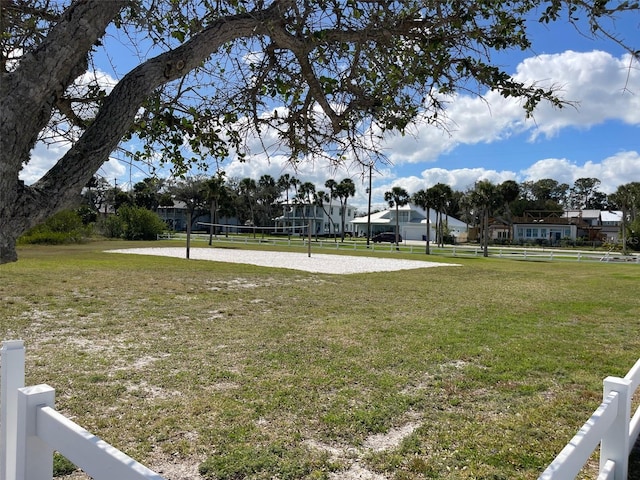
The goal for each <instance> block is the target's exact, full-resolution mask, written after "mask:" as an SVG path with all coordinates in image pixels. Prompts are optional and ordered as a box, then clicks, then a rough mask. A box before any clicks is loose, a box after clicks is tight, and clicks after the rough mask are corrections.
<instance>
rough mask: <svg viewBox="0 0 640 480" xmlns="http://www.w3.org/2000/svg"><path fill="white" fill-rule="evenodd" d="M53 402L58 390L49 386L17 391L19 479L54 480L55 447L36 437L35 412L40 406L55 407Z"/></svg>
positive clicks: (17, 468) (17, 470) (17, 474)
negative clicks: (52, 478)
mask: <svg viewBox="0 0 640 480" xmlns="http://www.w3.org/2000/svg"><path fill="white" fill-rule="evenodd" d="M54 401H55V391H54V390H53V388H51V387H50V386H49V385H34V386H33V387H23V388H19V389H18V432H17V433H18V435H17V438H16V444H17V449H18V452H17V453H18V455H17V460H16V477H15V479H16V480H51V477H52V475H53V448H52V447H50V446H49V445H47V444H46V443H45V442H44V441H43V440H42V439H40V438H39V437H38V435H37V430H36V413H37V410H38V408H39V407H42V406H49V407H53V406H54Z"/></svg>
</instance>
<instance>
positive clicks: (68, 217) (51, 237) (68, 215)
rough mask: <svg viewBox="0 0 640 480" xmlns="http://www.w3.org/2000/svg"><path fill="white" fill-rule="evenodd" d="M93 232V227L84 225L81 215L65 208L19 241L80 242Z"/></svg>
mask: <svg viewBox="0 0 640 480" xmlns="http://www.w3.org/2000/svg"><path fill="white" fill-rule="evenodd" d="M91 233H92V228H91V227H90V226H84V225H83V223H82V218H81V217H80V215H78V214H77V213H76V212H74V211H72V210H64V211H62V212H58V213H56V214H55V215H53V216H51V217H50V218H48V219H47V220H46V221H45V222H44V223H42V224H40V225H37V226H35V227H33V228H32V229H30V230H28V231H27V232H25V234H24V235H22V236H21V237H20V239H19V240H18V242H19V243H21V244H47V245H60V244H64V243H79V242H82V241H85V240H86V239H87V238H88V237H89V236H90V235H91Z"/></svg>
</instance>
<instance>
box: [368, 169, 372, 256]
mask: <svg viewBox="0 0 640 480" xmlns="http://www.w3.org/2000/svg"><path fill="white" fill-rule="evenodd" d="M372 170H373V163H370V164H369V188H368V189H367V193H368V194H369V204H368V206H367V248H369V240H370V238H371V175H372Z"/></svg>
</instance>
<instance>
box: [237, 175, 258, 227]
mask: <svg viewBox="0 0 640 480" xmlns="http://www.w3.org/2000/svg"><path fill="white" fill-rule="evenodd" d="M257 192H258V186H257V185H256V181H255V180H254V179H253V178H243V179H242V180H240V183H239V184H238V193H240V195H241V196H242V197H244V199H245V202H246V204H247V206H248V207H249V212H250V213H251V225H252V226H253V237H254V238H255V236H256V219H255V216H256V215H255V202H256V194H257Z"/></svg>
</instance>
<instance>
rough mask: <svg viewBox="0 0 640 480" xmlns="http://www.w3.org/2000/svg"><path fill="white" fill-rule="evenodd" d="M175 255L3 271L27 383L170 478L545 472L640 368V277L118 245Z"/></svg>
mask: <svg viewBox="0 0 640 480" xmlns="http://www.w3.org/2000/svg"><path fill="white" fill-rule="evenodd" d="M160 245H171V246H175V245H176V244H175V242H169V243H159V242H153V243H151V244H149V243H125V242H104V243H91V244H86V245H75V246H55V247H42V246H29V247H23V248H21V249H20V250H19V255H20V260H19V262H18V263H15V264H9V265H3V266H0V295H1V298H2V302H1V303H0V337H1V338H2V339H17V338H21V339H23V340H25V344H26V347H27V383H28V384H37V383H48V384H49V385H51V386H53V387H54V388H55V389H56V405H57V407H58V409H59V410H61V411H62V412H63V413H65V414H67V415H68V416H70V417H72V418H73V419H74V421H76V422H78V423H79V424H80V425H82V426H83V427H85V428H87V429H88V430H89V431H91V432H92V433H95V434H96V435H99V436H100V437H102V438H103V439H105V440H106V441H108V442H109V443H112V444H113V445H114V446H116V447H117V448H119V449H121V450H123V451H125V452H126V453H127V454H129V455H131V456H132V457H134V458H135V459H137V460H139V461H141V462H142V463H145V464H147V465H148V466H149V467H150V468H154V462H158V461H160V460H163V459H171V460H172V461H174V462H175V461H179V462H185V463H188V462H190V463H194V462H195V463H197V464H198V465H199V467H200V468H199V469H200V472H201V474H202V475H203V477H204V478H212V479H213V478H218V479H237V478H250V479H270V478H281V479H298V478H306V479H323V478H328V475H329V473H330V472H335V471H339V470H340V469H342V468H345V467H348V466H349V465H350V464H351V462H352V461H353V460H354V458H359V462H360V464H361V465H362V466H363V467H366V468H368V469H369V470H371V471H375V472H378V473H380V474H384V475H386V476H387V478H389V479H394V480H405V479H422V478H425V479H426V478H429V479H432V478H433V479H502V478H504V479H519V478H522V479H535V478H537V476H538V475H539V474H540V473H541V472H542V470H544V468H545V467H546V466H547V465H548V464H549V463H550V462H551V461H552V460H553V458H554V457H555V455H557V453H558V452H559V451H560V450H561V449H562V448H563V446H564V445H565V444H566V443H567V441H568V440H569V439H570V438H571V437H572V436H573V435H574V434H575V433H576V432H577V430H578V429H579V428H580V426H582V424H583V423H584V422H585V421H586V420H587V419H588V417H589V416H590V415H591V413H592V412H593V410H595V408H597V406H598V405H599V403H600V401H601V391H602V380H603V379H604V378H605V377H606V376H608V375H618V376H623V375H624V374H625V373H626V372H627V370H628V369H629V368H630V367H631V366H632V365H633V363H634V362H635V361H636V360H637V358H638V356H639V355H638V352H639V351H640V348H639V347H640V336H639V335H638V327H639V324H640V296H639V295H638V286H639V285H640V282H639V281H640V267H638V265H628V264H602V263H597V264H590V263H577V262H576V263H573V262H572V263H565V262H521V261H510V260H503V259H492V258H489V259H484V258H472V259H462V258H461V259H455V262H456V263H460V264H461V265H462V267H456V268H447V267H444V268H433V269H420V270H407V271H399V272H387V273H372V274H356V275H343V276H341V275H325V274H315V273H306V272H300V271H293V270H285V269H269V268H262V267H255V266H250V265H242V264H225V263H215V262H206V261H186V260H183V259H174V258H163V257H149V256H136V255H115V254H107V253H103V250H104V249H107V248H123V247H130V246H160ZM234 248H235V249H236V250H237V253H238V255H242V248H241V247H234ZM254 248H255V247H254ZM299 251H300V252H301V254H304V252H305V250H304V249H300V250H299ZM321 253H327V252H326V251H324V252H321ZM339 253H341V252H339ZM345 253H347V254H353V252H348V251H347V252H345ZM379 255H381V256H382V255H384V256H392V257H399V258H411V259H413V260H416V259H419V258H424V259H425V260H430V261H441V260H442V261H449V262H450V261H451V259H442V258H439V257H427V256H424V257H421V256H417V255H415V254H414V255H408V254H406V255H405V254H394V253H391V252H390V253H388V254H386V255H385V254H379ZM409 422H414V423H415V424H416V426H417V428H416V429H415V430H413V432H412V433H411V434H410V435H408V436H407V437H406V438H404V440H403V441H402V442H401V443H400V444H399V445H397V446H396V447H392V448H390V449H387V450H384V451H374V450H370V449H366V448H364V447H363V446H364V445H365V444H366V442H367V439H368V438H370V437H371V435H374V434H384V433H386V432H388V431H389V430H391V429H393V428H395V427H400V426H402V425H406V424H407V423H409ZM313 445H316V446H317V445H326V446H332V447H335V448H338V449H342V451H343V452H346V453H345V454H344V455H338V456H337V457H336V456H332V455H330V454H329V453H328V451H327V450H323V449H322V448H317V447H314V446H313ZM354 449H355V450H354ZM354 452H356V453H354ZM595 464H597V462H596V463H595ZM593 473H594V462H593V461H592V462H590V465H589V467H587V468H586V469H585V471H584V478H587V475H591V476H593Z"/></svg>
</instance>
